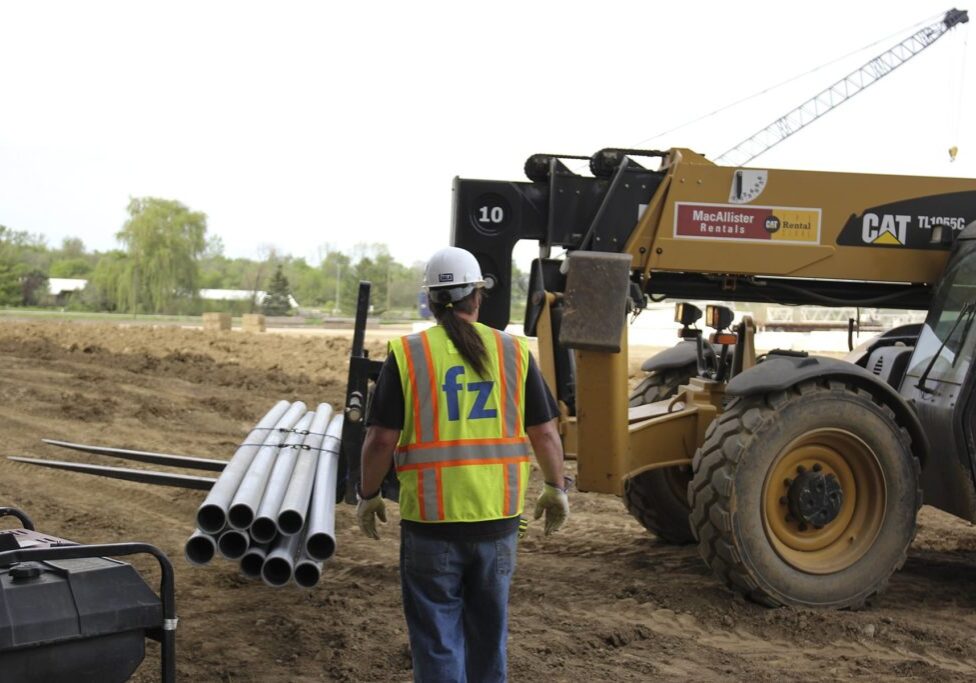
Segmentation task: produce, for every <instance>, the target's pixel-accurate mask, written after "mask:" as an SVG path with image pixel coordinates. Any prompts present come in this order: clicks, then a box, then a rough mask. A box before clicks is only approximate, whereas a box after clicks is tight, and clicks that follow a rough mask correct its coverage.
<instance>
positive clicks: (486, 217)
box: [451, 149, 976, 608]
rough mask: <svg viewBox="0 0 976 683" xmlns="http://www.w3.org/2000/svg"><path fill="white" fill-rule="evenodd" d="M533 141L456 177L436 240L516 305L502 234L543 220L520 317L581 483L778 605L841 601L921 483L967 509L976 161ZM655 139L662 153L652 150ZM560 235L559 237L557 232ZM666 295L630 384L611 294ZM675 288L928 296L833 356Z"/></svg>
mask: <svg viewBox="0 0 976 683" xmlns="http://www.w3.org/2000/svg"><path fill="white" fill-rule="evenodd" d="M580 158H585V157H565V156H559V155H546V154H538V155H534V156H532V157H530V158H529V159H528V161H527V162H526V164H525V172H526V175H527V177H528V180H527V181H522V182H508V181H495V180H471V179H460V178H458V179H455V184H454V209H453V225H452V240H451V242H452V244H454V245H456V246H460V247H464V248H466V249H469V250H470V251H472V252H473V253H474V254H475V255H476V256H477V258H478V260H479V262H480V264H481V267H482V270H483V272H484V273H485V274H486V279H487V280H488V283H489V285H490V289H489V290H488V297H487V299H486V301H485V302H484V303H483V305H482V311H481V320H482V321H483V322H485V323H487V324H489V325H492V326H495V327H498V328H504V327H505V326H506V325H507V324H508V323H509V311H510V303H511V291H512V275H511V262H512V249H513V247H514V246H515V244H516V243H517V242H519V241H520V240H532V241H535V242H538V244H539V247H540V256H539V258H537V259H536V260H534V261H533V263H532V266H531V270H530V274H529V286H528V290H529V291H528V304H527V309H526V316H525V321H524V322H525V332H526V334H527V335H529V336H537V337H538V344H539V359H540V366H541V368H542V370H543V374H544V375H545V377H546V380H547V382H548V383H549V384H550V387H551V388H552V389H553V392H554V394H555V395H556V397H557V398H558V400H559V402H560V406H561V410H562V417H561V431H562V435H563V439H564V444H565V447H566V451H567V453H569V454H573V455H575V457H576V459H577V461H578V479H577V486H578V488H579V489H580V490H581V491H594V492H602V493H612V494H616V495H619V496H622V497H623V499H624V501H625V503H626V506H627V508H628V509H629V510H630V512H631V513H632V514H633V515H634V516H635V517H636V518H637V519H638V520H639V521H640V522H641V523H642V524H643V525H644V526H645V527H647V528H648V529H649V530H650V531H652V532H654V533H655V534H656V535H658V536H659V537H660V538H662V539H664V540H666V541H670V542H673V543H692V542H694V543H697V544H698V549H699V552H700V554H701V556H702V557H703V558H704V560H705V561H706V562H707V563H708V565H709V566H710V567H711V568H712V570H713V571H714V572H715V574H716V575H717V576H718V577H719V578H720V579H721V580H722V581H724V582H725V583H726V584H727V585H728V586H730V587H731V588H733V589H735V590H737V591H740V592H742V593H744V594H745V595H747V596H748V597H750V598H751V599H753V600H756V601H758V602H760V603H763V604H767V605H770V606H775V605H784V604H785V605H795V606H818V607H834V608H842V607H856V606H860V605H862V604H864V602H865V601H866V600H867V599H869V598H870V597H871V596H873V595H875V594H876V593H878V592H879V591H881V590H882V589H883V588H884V586H885V583H886V582H887V580H888V579H889V577H890V576H891V575H892V573H893V572H894V571H895V570H897V569H898V568H899V567H901V565H902V564H903V563H904V561H905V558H906V553H907V550H908V547H909V544H910V543H911V541H912V538H913V537H914V535H915V529H916V515H917V513H918V510H919V508H920V506H921V504H922V502H923V500H924V502H925V503H927V504H929V505H933V506H935V507H937V508H940V509H942V510H945V511H946V512H949V513H951V514H953V515H956V516H959V517H961V518H963V519H967V520H970V521H976V484H974V481H976V478H974V473H976V390H974V389H976V375H974V373H973V372H972V371H971V369H972V367H973V356H974V346H976V330H974V328H973V324H972V323H973V318H974V316H976V180H971V179H953V178H935V177H907V176H895V175H864V174H852V173H826V172H809V171H794V170H780V169H764V168H743V167H729V166H720V165H717V164H715V163H713V162H711V161H710V160H708V159H706V158H705V157H704V156H702V155H700V154H697V153H695V152H693V151H691V150H688V149H670V150H666V151H647V150H643V151H641V150H621V149H605V150H601V151H600V152H598V153H596V154H594V155H593V156H592V157H589V167H590V171H591V173H592V175H591V174H585V175H584V174H582V173H579V172H576V171H575V170H572V169H571V168H570V166H571V165H573V164H574V163H575V164H579V162H578V161H576V162H573V161H570V160H571V159H580ZM648 158H651V159H653V158H657V159H659V165H657V167H656V168H653V169H652V168H651V166H652V165H653V164H651V163H648V162H647V161H646V159H648ZM556 249H559V250H564V252H565V253H563V254H560V258H551V255H552V254H553V253H554V251H553V250H556ZM665 298H668V299H675V300H677V301H678V302H679V303H678V305H677V306H676V321H677V322H678V323H680V324H681V331H680V337H681V339H680V341H679V342H678V343H677V345H676V346H674V347H673V348H671V349H668V350H667V351H665V352H663V353H660V354H658V355H657V356H654V357H652V358H650V359H649V360H647V361H646V362H645V363H644V365H643V366H642V369H643V370H644V371H645V372H646V373H647V375H646V377H645V378H644V381H643V382H642V383H641V384H640V385H639V386H638V387H637V389H636V390H635V391H633V392H630V395H628V393H629V392H628V357H627V348H628V342H627V317H628V315H635V314H637V313H639V312H640V310H641V309H642V308H643V307H644V306H645V305H646V303H647V301H648V300H652V301H661V300H663V299H665ZM688 300H712V301H721V302H776V303H779V304H787V305H801V304H803V305H819V306H846V307H851V306H870V307H883V308H895V309H915V310H927V311H928V313H927V317H926V319H925V322H924V324H916V325H906V326H901V327H897V328H894V329H890V330H887V331H886V332H884V333H883V334H881V335H880V336H878V337H876V338H874V339H873V341H871V342H870V343H869V344H867V345H866V346H865V347H864V348H863V349H862V350H861V351H860V352H859V353H855V354H851V355H850V356H848V359H847V360H841V359H837V358H828V357H820V356H815V355H810V354H808V353H805V352H800V351H795V350H790V351H781V350H773V351H769V352H768V353H765V354H762V355H758V356H757V354H756V350H755V343H754V339H755V325H754V324H753V323H752V320H751V319H750V318H748V317H745V318H743V319H742V321H741V322H740V323H738V324H735V325H733V322H732V321H733V315H732V311H731V310H730V309H729V308H726V307H725V306H721V305H710V306H708V307H707V308H706V310H705V312H704V323H705V325H706V326H707V327H709V328H711V330H712V333H711V334H708V335H706V334H705V332H704V331H703V330H701V329H700V328H699V324H698V323H699V321H700V319H701V318H702V311H700V310H699V309H698V308H696V307H695V306H693V305H691V304H690V303H687V301H688Z"/></svg>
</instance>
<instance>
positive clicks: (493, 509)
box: [356, 247, 569, 683]
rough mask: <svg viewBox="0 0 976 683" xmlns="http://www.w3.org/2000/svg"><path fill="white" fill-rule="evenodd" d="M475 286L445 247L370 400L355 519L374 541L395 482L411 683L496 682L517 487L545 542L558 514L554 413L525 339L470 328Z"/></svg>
mask: <svg viewBox="0 0 976 683" xmlns="http://www.w3.org/2000/svg"><path fill="white" fill-rule="evenodd" d="M484 284H485V282H484V279H483V278H482V275H481V268H480V267H479V265H478V261H477V260H476V259H475V257H474V256H473V255H472V254H471V253H470V252H468V251H465V250H464V249H458V248H456V247H447V248H445V249H441V250H440V251H438V252H437V253H435V254H434V255H433V256H432V257H431V259H430V261H429V262H428V263H427V269H426V272H425V276H424V286H425V289H426V291H427V296H428V299H429V305H430V310H431V312H432V313H433V315H434V317H435V319H436V320H437V323H438V324H437V325H436V326H435V327H433V328H431V329H428V330H425V331H423V332H421V333H419V334H412V335H408V336H406V337H401V338H400V339H397V340H394V341H393V342H391V343H390V349H389V354H388V356H387V359H386V362H385V363H384V365H383V368H382V370H381V371H380V375H379V378H378V380H377V382H376V388H375V391H374V393H373V401H372V407H371V410H370V415H369V418H368V421H367V426H368V429H367V432H366V439H365V442H364V444H363V452H362V479H361V481H360V489H359V492H358V493H359V505H358V506H357V510H356V514H357V517H358V519H359V526H360V528H361V529H362V531H363V533H365V534H366V535H367V536H369V537H371V538H375V539H379V533H378V532H377V528H376V518H377V517H378V518H379V519H380V520H382V521H383V522H385V521H386V508H385V506H384V503H383V498H382V497H381V495H380V484H381V483H382V481H383V478H384V476H385V475H386V473H387V471H388V470H389V468H390V466H391V464H392V463H394V462H395V464H396V472H397V477H398V479H399V482H400V498H399V505H400V517H401V519H402V522H401V524H400V534H401V535H400V579H401V588H402V591H403V611H404V614H405V616H406V621H407V627H408V630H409V632H410V650H411V652H412V654H413V676H414V680H415V681H418V682H420V681H422V682H423V683H430V682H432V681H452V682H453V681H470V682H471V683H482V682H489V681H504V680H506V669H507V662H506V644H507V639H508V592H509V584H510V582H511V577H512V572H513V570H514V569H515V545H516V540H517V534H518V527H519V522H520V519H521V513H522V506H523V502H524V497H525V488H526V484H527V483H528V481H529V472H530V465H529V450H530V449H529V446H530V444H531V450H532V451H534V452H535V457H536V460H537V461H538V463H539V467H540V468H541V470H542V473H543V476H544V478H545V484H544V487H543V491H542V494H541V495H540V496H539V498H538V501H537V502H536V507H535V518H536V519H539V518H540V517H541V516H542V515H543V514H544V515H545V533H546V534H547V535H548V534H550V533H552V532H554V531H556V529H558V528H559V527H560V525H562V523H563V522H564V521H565V520H566V517H567V516H568V514H569V502H568V499H567V496H566V488H567V483H566V482H567V480H565V479H564V477H563V451H562V444H561V442H560V439H559V433H558V430H557V427H556V421H555V419H554V418H555V417H556V416H557V415H558V409H557V406H556V402H555V401H554V400H553V398H552V394H551V393H550V392H549V389H548V387H547V386H546V384H545V382H544V381H543V379H542V375H541V373H540V372H539V370H538V367H537V366H536V364H535V361H534V359H533V358H532V356H531V355H530V353H529V350H528V346H527V344H526V342H525V340H524V339H521V338H517V337H513V336H511V335H508V334H505V333H504V332H499V331H498V330H494V329H492V328H490V327H488V326H486V325H482V324H481V323H478V322H477V319H478V308H479V305H480V303H481V297H482V288H483V287H484Z"/></svg>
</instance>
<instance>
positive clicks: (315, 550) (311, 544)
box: [305, 534, 336, 561]
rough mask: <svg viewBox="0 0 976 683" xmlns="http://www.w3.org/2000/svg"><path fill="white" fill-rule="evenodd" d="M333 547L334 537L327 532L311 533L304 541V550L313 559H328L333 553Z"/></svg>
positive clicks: (334, 545)
mask: <svg viewBox="0 0 976 683" xmlns="http://www.w3.org/2000/svg"><path fill="white" fill-rule="evenodd" d="M335 548H336V543H335V539H333V538H332V537H331V536H329V535H328V534H312V535H311V536H309V537H308V539H307V540H306V541H305V552H307V553H308V556H309V557H311V558H313V559H315V560H320V561H324V560H327V559H329V558H330V557H332V555H333V554H334V553H335Z"/></svg>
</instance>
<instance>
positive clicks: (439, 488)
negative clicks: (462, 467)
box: [434, 467, 444, 519]
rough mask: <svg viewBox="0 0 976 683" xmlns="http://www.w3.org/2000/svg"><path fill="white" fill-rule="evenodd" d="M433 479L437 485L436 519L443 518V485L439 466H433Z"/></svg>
mask: <svg viewBox="0 0 976 683" xmlns="http://www.w3.org/2000/svg"><path fill="white" fill-rule="evenodd" d="M434 481H435V482H436V483H435V486H436V487H437V519H444V486H443V485H442V484H441V468H440V467H435V468H434Z"/></svg>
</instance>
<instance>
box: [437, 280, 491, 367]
mask: <svg viewBox="0 0 976 683" xmlns="http://www.w3.org/2000/svg"><path fill="white" fill-rule="evenodd" d="M480 303H481V290H480V289H477V288H476V289H474V290H473V291H472V292H471V293H470V294H468V295H467V296H466V297H464V298H463V299H461V300H460V301H455V302H454V303H447V304H441V303H437V302H435V301H433V300H430V301H429V305H430V311H431V313H433V314H434V318H435V319H436V320H437V322H438V323H439V324H440V325H441V326H442V327H443V328H444V330H445V331H446V332H447V337H448V339H450V340H451V342H452V343H453V344H454V346H455V347H457V350H458V351H459V352H460V353H461V356H462V357H463V358H464V360H466V361H468V365H470V366H471V367H472V368H474V371H475V372H477V373H478V374H479V375H481V376H482V377H485V376H486V375H487V367H488V350H487V349H485V342H484V340H483V339H482V338H481V335H480V334H478V330H476V329H475V327H474V325H472V324H471V323H469V322H468V321H467V320H465V319H464V318H462V317H460V316H458V315H457V313H456V312H457V311H461V312H463V313H474V312H475V311H476V310H477V309H478V305H479V304H480Z"/></svg>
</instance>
